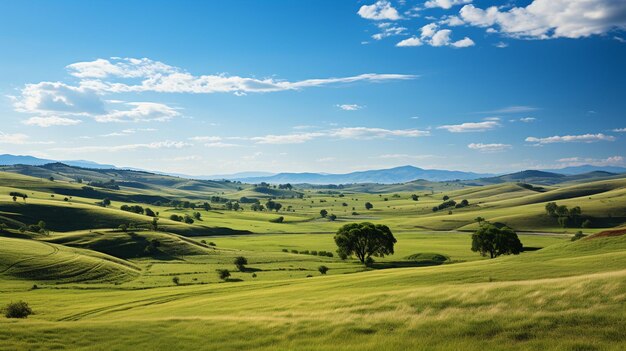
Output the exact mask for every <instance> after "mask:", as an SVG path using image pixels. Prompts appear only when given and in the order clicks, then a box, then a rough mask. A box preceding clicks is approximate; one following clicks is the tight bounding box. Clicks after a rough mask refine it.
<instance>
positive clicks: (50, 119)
mask: <svg viewBox="0 0 626 351" xmlns="http://www.w3.org/2000/svg"><path fill="white" fill-rule="evenodd" d="M81 122H82V121H81V120H80V119H73V118H64V117H58V116H46V117H31V118H29V119H27V120H25V121H24V122H23V123H24V124H26V125H29V126H37V127H44V128H47V127H52V126H74V125H77V124H80V123H81Z"/></svg>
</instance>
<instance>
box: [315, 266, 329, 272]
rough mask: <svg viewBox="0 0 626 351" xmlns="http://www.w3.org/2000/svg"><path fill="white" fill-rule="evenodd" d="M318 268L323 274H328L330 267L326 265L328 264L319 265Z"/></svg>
mask: <svg viewBox="0 0 626 351" xmlns="http://www.w3.org/2000/svg"><path fill="white" fill-rule="evenodd" d="M317 270H318V271H320V273H321V274H326V272H328V267H326V266H319V267H317Z"/></svg>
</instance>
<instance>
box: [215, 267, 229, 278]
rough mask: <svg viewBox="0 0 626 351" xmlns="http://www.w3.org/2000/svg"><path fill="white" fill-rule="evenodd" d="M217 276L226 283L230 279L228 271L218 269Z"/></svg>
mask: <svg viewBox="0 0 626 351" xmlns="http://www.w3.org/2000/svg"><path fill="white" fill-rule="evenodd" d="M217 276H218V277H220V279H221V280H223V281H226V280H228V278H230V271H229V270H228V269H218V270H217Z"/></svg>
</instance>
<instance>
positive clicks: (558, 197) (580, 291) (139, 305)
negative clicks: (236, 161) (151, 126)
mask: <svg viewBox="0 0 626 351" xmlns="http://www.w3.org/2000/svg"><path fill="white" fill-rule="evenodd" d="M49 177H53V180H50V179H48V178H49ZM79 179H80V181H79ZM111 179H114V180H115V185H117V186H115V187H112V186H111V187H100V186H93V184H98V185H101V184H102V182H109V181H110V180H111ZM90 184H91V185H90ZM12 192H13V193H15V192H17V193H20V194H25V195H27V197H26V198H21V197H18V198H16V199H15V200H14V199H13V198H12V197H11V196H10V195H9V194H10V193H12ZM414 195H415V196H414ZM444 197H446V199H453V200H455V201H456V202H457V203H460V202H461V201H462V200H467V203H468V205H467V206H463V207H459V208H456V207H451V208H446V209H442V210H437V211H433V207H436V206H439V205H440V204H442V203H443V202H445V201H446V200H444ZM104 199H108V200H110V204H107V205H102V202H103V200H104ZM270 200H271V201H273V202H277V203H280V204H281V205H282V206H281V207H280V209H279V210H278V211H276V210H274V211H269V210H267V208H266V209H264V210H262V211H259V210H257V211H254V210H253V207H252V204H254V203H255V202H256V203H259V204H262V205H266V204H267V202H268V201H270ZM205 202H206V203H207V204H209V207H210V208H205V207H203V206H204V205H203V204H204V203H205ZM235 202H236V203H237V204H238V206H239V209H238V210H233V209H229V206H231V205H232V204H233V203H235ZM549 202H556V203H557V204H558V205H566V206H568V207H569V208H572V207H575V206H579V207H580V208H581V210H582V216H583V217H584V218H585V219H588V220H589V223H588V224H587V225H586V226H585V228H580V225H576V226H566V227H563V226H562V225H560V224H559V223H558V221H557V220H556V219H555V218H553V217H551V216H549V215H548V214H546V210H545V206H546V204H547V203H549ZM228 203H230V205H228ZM367 203H369V204H371V205H372V208H370V209H367V208H366V204H367ZM129 205H132V206H141V207H142V209H144V210H145V209H147V208H150V209H151V210H152V211H153V212H154V213H155V217H151V216H148V215H146V214H145V212H144V214H141V213H133V212H129V211H125V210H122V207H123V206H129ZM322 210H326V212H327V215H326V217H323V216H322V215H321V214H320V212H321V211H322ZM172 215H177V216H180V217H181V218H184V217H185V216H187V217H188V218H190V219H193V223H191V221H188V222H189V223H185V221H184V220H183V221H178V220H176V219H172ZM331 215H333V216H332V218H331ZM279 217H282V220H280V221H279V220H277V219H278V218H279ZM477 217H482V218H484V219H485V220H486V221H489V222H492V223H500V224H505V225H507V226H509V227H511V228H512V229H514V230H515V231H516V232H517V234H518V236H519V239H520V241H521V242H522V243H523V245H524V248H525V250H524V251H523V252H521V253H520V254H519V255H504V256H500V257H497V258H495V259H489V258H486V257H483V256H481V255H479V254H478V253H476V252H472V251H471V250H470V248H471V245H472V238H471V235H472V233H473V232H474V231H475V230H477V229H478V227H479V223H477V222H476V220H475V219H476V218H477ZM154 218H157V222H156V223H157V225H156V227H155V226H154V225H153V224H152V223H153V220H154ZM40 221H43V222H44V224H45V225H44V227H43V228H41V227H40V226H39V222H40ZM354 222H372V223H376V224H385V225H387V226H389V228H390V229H391V231H392V232H393V234H394V236H395V238H396V239H397V243H396V244H395V248H394V251H395V252H394V254H393V255H386V256H384V257H375V262H373V263H372V264H370V265H367V266H366V265H363V264H361V263H360V262H359V261H358V260H356V259H355V258H353V257H349V258H347V259H345V260H342V259H341V258H340V257H339V255H338V254H337V251H336V250H337V246H336V244H335V241H334V235H335V233H336V232H337V230H338V229H339V228H340V227H341V226H343V225H345V224H347V223H354ZM0 223H2V225H3V226H2V229H1V230H0V307H2V306H6V305H7V304H9V303H11V302H17V301H25V302H27V303H28V305H29V306H30V307H31V308H32V311H33V314H32V315H30V316H28V318H24V319H15V318H4V317H0V350H138V349H142V350H144V349H145V350H172V349H177V350H196V349H203V350H242V349H255V350H320V349H325V350H353V349H360V350H486V349H493V350H504V349H506V350H538V349H550V350H572V351H574V350H623V349H624V348H626V235H623V234H624V233H626V230H623V225H624V223H626V179H625V178H623V177H614V178H612V179H586V180H584V181H578V182H567V183H558V184H550V185H540V184H539V185H537V184H534V185H532V186H529V184H526V183H518V182H503V183H499V184H487V185H469V184H462V183H458V182H457V183H432V182H425V181H423V182H411V183H406V184H397V185H376V184H367V185H363V186H359V185H350V186H345V187H339V188H338V187H312V186H298V185H295V186H294V187H293V188H291V187H290V188H289V189H280V188H278V187H274V186H260V185H251V184H240V183H236V182H214V181H201V180H189V179H183V178H177V177H170V176H161V175H155V174H150V173H146V172H134V171H116V172H113V171H102V170H98V171H95V170H86V169H81V168H73V167H68V166H63V165H55V166H51V167H48V168H46V167H33V166H30V167H28V166H24V167H23V168H19V167H5V168H3V172H0ZM36 226H39V227H37V228H35V227H36ZM616 228H617V230H613V229H616ZM609 230H613V231H612V232H611V231H609ZM579 231H582V232H583V233H584V234H585V235H586V236H585V237H584V238H582V239H580V240H576V241H573V240H572V237H573V235H574V234H575V233H577V232H579ZM320 252H322V253H323V254H320ZM328 253H330V254H328ZM240 256H243V257H245V258H246V259H247V264H246V265H245V268H243V269H241V270H239V269H238V268H237V267H235V264H234V263H233V262H234V260H235V258H236V257H240ZM320 266H326V267H327V268H328V272H327V273H326V274H322V273H321V272H320V271H319V267H320ZM220 269H228V270H229V271H230V273H231V276H230V277H229V278H228V279H220V277H219V276H218V274H217V270H220Z"/></svg>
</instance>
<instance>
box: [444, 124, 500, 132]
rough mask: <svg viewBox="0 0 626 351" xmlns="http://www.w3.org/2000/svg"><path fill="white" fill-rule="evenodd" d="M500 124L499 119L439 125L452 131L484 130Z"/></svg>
mask: <svg viewBox="0 0 626 351" xmlns="http://www.w3.org/2000/svg"><path fill="white" fill-rule="evenodd" d="M498 126H500V123H498V121H483V122H466V123H461V124H449V125H443V126H439V127H437V129H445V130H447V131H448V132H451V133H467V132H484V131H487V130H491V129H494V128H496V127H498Z"/></svg>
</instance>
